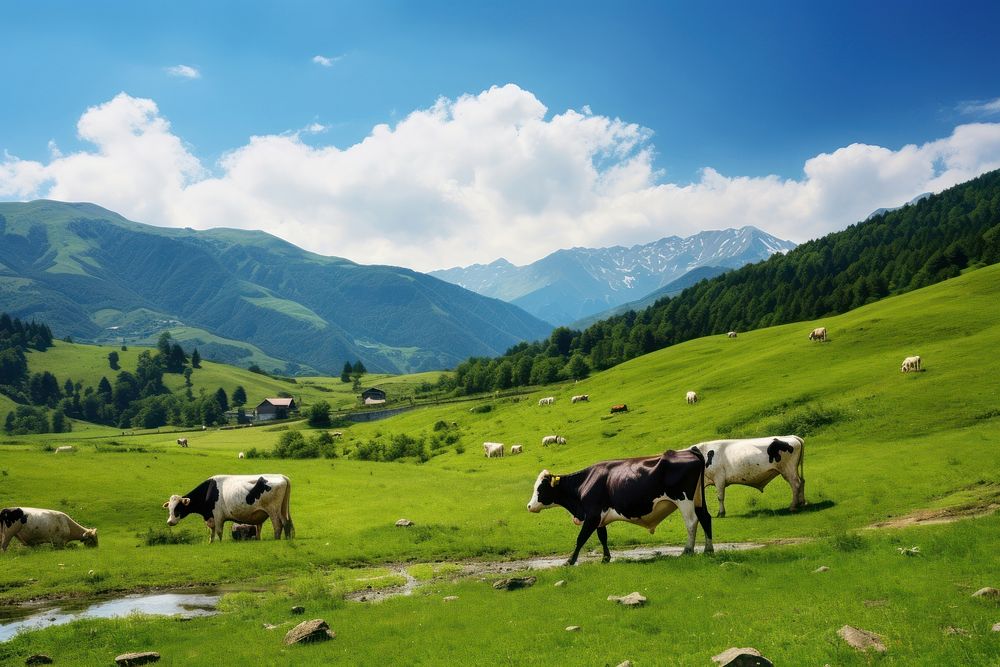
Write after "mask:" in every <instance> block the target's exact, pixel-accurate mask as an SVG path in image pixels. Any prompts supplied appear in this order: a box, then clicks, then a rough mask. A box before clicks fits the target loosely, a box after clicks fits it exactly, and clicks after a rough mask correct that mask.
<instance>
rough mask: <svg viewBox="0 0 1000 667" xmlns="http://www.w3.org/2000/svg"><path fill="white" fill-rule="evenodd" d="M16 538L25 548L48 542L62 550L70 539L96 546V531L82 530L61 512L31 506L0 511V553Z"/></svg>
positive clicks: (91, 529) (92, 529) (82, 528)
mask: <svg viewBox="0 0 1000 667" xmlns="http://www.w3.org/2000/svg"><path fill="white" fill-rule="evenodd" d="M15 537H16V538H17V539H18V540H19V541H20V542H21V544H23V545H25V546H28V547H35V546H38V545H40V544H47V543H51V544H52V545H54V546H56V547H62V546H64V545H65V544H66V543H67V542H70V541H72V540H80V541H81V542H83V543H84V544H86V545H87V546H88V547H96V546H97V529H96V528H84V527H83V526H81V525H80V524H78V523H77V522H76V521H73V519H71V518H69V516H67V515H66V514H64V513H63V512H59V511H57V510H46V509H37V508H34V507H8V508H6V509H3V510H0V551H7V547H8V545H10V542H11V540H13V539H14V538H15Z"/></svg>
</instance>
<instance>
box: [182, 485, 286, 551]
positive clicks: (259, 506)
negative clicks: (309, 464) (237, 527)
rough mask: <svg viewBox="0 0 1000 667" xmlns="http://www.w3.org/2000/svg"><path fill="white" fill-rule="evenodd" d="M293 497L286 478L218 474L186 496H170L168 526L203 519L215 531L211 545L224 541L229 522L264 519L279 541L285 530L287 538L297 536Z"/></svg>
mask: <svg viewBox="0 0 1000 667" xmlns="http://www.w3.org/2000/svg"><path fill="white" fill-rule="evenodd" d="M291 495H292V483H291V482H290V481H289V480H288V478H287V477H285V476H284V475H215V476H214V477H209V478H208V479H206V480H205V481H204V482H202V483H201V484H199V485H198V486H196V487H195V488H194V489H192V490H191V491H189V492H188V493H187V494H185V495H184V496H177V495H173V496H170V500H168V501H167V502H165V503H163V507H164V508H166V509H167V510H168V514H167V525H169V526H176V525H177V522H178V521H180V520H181V519H183V518H184V517H186V516H188V515H189V514H197V515H199V516H201V518H203V519H204V520H205V525H206V526H208V529H209V530H211V531H212V536H211V539H210V541H211V542H214V541H215V538H216V536H218V538H219V540H222V534H223V531H224V528H225V526H224V524H225V523H226V521H236V522H238V523H249V524H254V525H260V524H262V523H264V520H265V519H270V520H271V525H272V526H273V527H274V539H276V540H280V539H281V533H282V531H284V533H285V537H286V538H291V537H293V536H294V534H295V528H294V526H293V525H292V516H291V514H290V513H289V510H288V504H289V501H290V499H291Z"/></svg>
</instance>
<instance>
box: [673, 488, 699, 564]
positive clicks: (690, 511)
mask: <svg viewBox="0 0 1000 667" xmlns="http://www.w3.org/2000/svg"><path fill="white" fill-rule="evenodd" d="M676 505H677V508H678V509H680V511H681V516H682V517H684V527H685V528H687V533H688V540H687V544H686V545H685V546H684V554H685V555H688V554H693V553H694V538H695V536H696V535H697V533H698V515H697V514H696V513H695V508H694V501H693V500H678V501H677V503H676Z"/></svg>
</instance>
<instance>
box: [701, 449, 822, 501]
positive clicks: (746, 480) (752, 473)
mask: <svg viewBox="0 0 1000 667" xmlns="http://www.w3.org/2000/svg"><path fill="white" fill-rule="evenodd" d="M691 449H697V450H698V451H699V452H701V454H702V455H703V456H704V457H705V484H708V485H709V486H714V487H715V489H716V492H717V493H718V497H719V513H718V515H717V516H719V517H724V516H726V487H727V486H728V485H730V484H743V485H744V486H752V487H754V488H755V489H757V490H758V491H761V492H763V491H764V487H765V486H767V484H768V482H770V481H771V480H772V479H774V478H775V477H777V476H778V475H781V476H782V477H784V478H785V481H786V482H788V484H789V486H791V487H792V503H791V505H790V506H789V509H790V510H792V511H794V510H796V509H798V508H799V507H801V506H802V505H805V503H806V493H805V488H806V480H805V477H803V475H802V462H803V460H804V457H805V448H804V445H803V440H802V438H800V437H798V436H797V435H782V436H770V437H767V438H747V439H743V440H709V441H707V442H699V443H698V444H696V445H694V446H692V447H691Z"/></svg>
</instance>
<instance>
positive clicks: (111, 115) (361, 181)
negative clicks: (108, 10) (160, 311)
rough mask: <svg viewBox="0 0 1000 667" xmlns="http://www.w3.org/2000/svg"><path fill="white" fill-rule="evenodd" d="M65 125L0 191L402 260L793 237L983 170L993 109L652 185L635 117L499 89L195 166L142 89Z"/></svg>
mask: <svg viewBox="0 0 1000 667" xmlns="http://www.w3.org/2000/svg"><path fill="white" fill-rule="evenodd" d="M77 131H78V133H79V135H80V138H81V139H83V140H84V141H86V142H88V143H90V144H91V145H92V146H93V148H92V149H90V150H83V151H79V152H76V153H71V154H62V153H58V152H56V151H53V152H52V154H51V157H50V159H49V160H48V162H46V163H42V162H35V161H27V160H20V159H18V158H17V157H15V156H11V155H6V154H5V156H4V158H3V160H2V162H0V196H3V197H7V198H23V199H27V198H34V197H49V198H55V199H64V200H71V201H81V200H82V201H93V202H96V203H98V204H101V205H103V206H106V207H107V208H110V209H112V210H115V211H118V212H120V213H122V214H123V215H126V216H127V217H130V218H132V219H135V220H139V221H142V222H147V223H152V224H159V225H166V226H177V227H195V228H208V227H215V226H227V227H238V228H245V229H263V230H265V231H268V232H270V233H272V234H275V235H277V236H280V237H282V238H285V239H287V240H289V241H291V242H292V243H295V244H297V245H299V246H302V247H304V248H307V249H309V250H312V251H314V252H318V253H321V254H327V255H337V256H341V257H347V258H350V259H353V260H355V261H359V262H363V263H383V264H395V265H401V266H409V267H413V268H416V269H418V270H431V269H435V268H444V267H449V266H455V265H459V264H462V265H464V264H469V263H472V262H489V261H492V260H494V259H496V258H498V257H506V258H507V259H509V260H511V261H513V262H515V263H527V262H531V261H534V260H536V259H538V258H540V257H542V256H544V255H545V254H547V253H549V252H552V251H554V250H556V249H558V248H565V247H570V246H589V247H602V246H608V245H615V244H622V245H630V244H635V243H648V242H650V241H653V240H656V239H658V238H661V237H663V236H667V235H671V234H678V235H688V234H693V233H696V232H698V231H700V230H704V229H721V228H726V227H738V226H742V225H755V226H757V227H760V228H762V229H765V230H767V231H769V232H771V233H773V234H775V235H777V236H780V237H783V238H788V239H792V240H794V241H798V242H801V241H805V240H808V239H810V238H815V237H818V236H821V235H823V234H825V233H827V232H830V231H833V230H837V229H842V228H844V227H846V226H847V225H849V224H851V223H853V222H856V221H858V220H860V219H863V218H864V217H865V216H867V215H868V214H869V213H870V212H871V211H872V210H874V209H876V208H879V207H881V206H895V205H899V204H901V203H903V202H905V201H908V200H909V199H911V198H913V197H915V196H916V195H918V194H921V193H923V192H928V191H932V192H936V191H940V190H942V189H944V188H947V187H949V186H951V185H954V184H956V183H959V182H961V181H964V180H968V179H969V178H972V177H974V176H976V175H978V174H981V173H983V172H985V171H988V170H991V169H997V168H1000V123H972V124H966V125H960V126H958V127H956V128H955V129H954V131H953V132H952V133H951V134H950V135H949V136H947V137H943V138H940V139H937V140H935V141H930V142H927V143H924V144H921V145H916V144H914V145H907V146H903V147H901V148H897V149H890V148H886V147H882V146H872V145H867V144H852V145H850V146H845V147H842V148H839V149H837V150H835V151H832V152H830V153H822V154H819V155H816V156H814V157H812V158H810V159H809V160H807V161H806V162H805V164H804V165H803V170H802V174H801V176H799V177H798V178H781V177H778V176H774V175H768V176H739V175H726V174H723V173H720V172H719V171H718V170H716V169H713V168H711V167H705V168H704V169H703V170H702V171H701V173H700V175H699V177H698V179H697V180H696V181H695V182H693V183H690V184H677V183H670V182H665V179H664V176H663V174H662V173H660V172H658V171H657V170H656V168H655V166H654V152H655V148H654V146H653V143H652V142H653V135H652V132H650V131H649V130H648V129H646V128H644V127H641V126H639V125H636V124H634V123H629V122H627V121H624V120H621V119H618V118H610V117H607V116H602V115H599V114H595V113H594V112H593V111H592V110H591V109H589V108H586V107H585V108H583V109H582V110H580V111H576V110H572V109H570V110H566V111H563V112H561V113H554V114H552V113H550V111H549V110H548V109H547V108H546V106H545V105H544V104H543V103H542V102H541V101H540V100H539V99H538V98H537V97H535V96H534V95H533V94H532V93H531V92H529V91H526V90H523V89H522V88H519V87H518V86H515V85H506V86H500V87H493V88H490V89H489V90H486V91H483V92H481V93H479V94H477V95H463V96H461V97H458V98H456V99H447V98H441V99H439V100H438V101H437V102H435V103H434V104H433V105H432V106H430V107H429V108H426V109H418V110H416V111H413V112H411V113H410V114H409V115H407V116H406V117H405V118H403V119H402V120H400V121H399V122H397V123H395V124H394V125H388V124H381V125H377V126H375V127H374V128H373V129H372V130H371V132H370V133H369V134H368V135H367V136H366V137H365V138H364V139H362V140H361V141H359V142H358V143H356V144H354V145H351V146H347V147H345V148H337V147H335V146H330V145H315V144H316V139H317V136H316V133H317V132H321V131H322V127H321V126H320V125H319V124H318V123H316V124H313V125H311V126H308V127H306V128H303V129H301V130H299V131H295V132H289V133H284V134H280V135H263V136H254V137H251V138H250V139H249V141H248V142H247V143H246V144H245V145H242V146H239V147H236V148H234V149H233V150H231V151H229V152H228V153H226V154H225V155H224V156H223V158H222V159H221V160H220V161H219V163H218V164H216V165H211V170H209V169H208V168H206V166H205V165H203V164H202V163H201V162H200V161H199V159H198V158H197V157H196V156H195V155H193V154H192V153H191V152H190V151H189V150H188V148H187V146H186V145H185V144H184V142H183V141H182V140H181V139H180V138H179V137H177V136H176V135H175V134H173V132H172V131H171V129H170V125H169V123H168V122H167V120H166V119H165V118H163V117H162V115H161V114H160V113H159V110H158V109H157V107H156V104H155V103H154V102H153V101H152V100H148V99H140V98H134V97H131V96H129V95H126V94H124V93H122V94H120V95H118V96H116V97H115V98H114V99H112V100H110V101H109V102H107V103H105V104H102V105H100V106H97V107H93V108H91V109H88V110H87V111H86V113H84V114H83V116H82V117H81V118H80V121H79V123H78V125H77ZM302 135H309V136H310V144H306V143H305V142H304V141H303V140H302Z"/></svg>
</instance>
